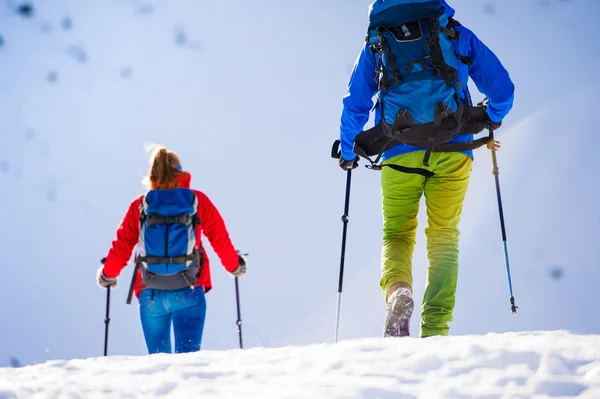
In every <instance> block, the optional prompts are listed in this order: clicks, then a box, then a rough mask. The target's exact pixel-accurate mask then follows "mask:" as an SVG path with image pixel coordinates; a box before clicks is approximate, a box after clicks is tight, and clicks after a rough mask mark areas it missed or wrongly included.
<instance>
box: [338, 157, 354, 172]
mask: <svg viewBox="0 0 600 399" xmlns="http://www.w3.org/2000/svg"><path fill="white" fill-rule="evenodd" d="M339 163H340V168H342V169H343V170H346V171H348V170H352V169H355V168H357V167H358V155H357V156H356V157H355V158H354V159H353V160H352V161H346V160H345V159H344V157H342V156H340V161H339Z"/></svg>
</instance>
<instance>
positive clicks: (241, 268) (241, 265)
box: [231, 254, 247, 277]
mask: <svg viewBox="0 0 600 399" xmlns="http://www.w3.org/2000/svg"><path fill="white" fill-rule="evenodd" d="M246 269H247V267H246V259H244V257H243V256H242V255H240V254H238V267H237V268H236V269H235V270H234V271H232V272H231V275H232V276H233V277H242V276H243V275H244V274H246Z"/></svg>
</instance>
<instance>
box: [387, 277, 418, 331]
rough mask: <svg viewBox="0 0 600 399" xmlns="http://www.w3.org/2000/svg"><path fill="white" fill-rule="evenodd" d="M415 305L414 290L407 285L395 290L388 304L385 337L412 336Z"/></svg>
mask: <svg viewBox="0 0 600 399" xmlns="http://www.w3.org/2000/svg"><path fill="white" fill-rule="evenodd" d="M414 307H415V305H414V302H413V296H412V292H410V289H409V288H407V287H401V288H399V289H397V290H396V291H394V293H393V294H392V295H390V297H389V299H388V303H387V306H386V309H385V310H386V317H385V324H384V326H383V336H384V337H410V317H411V316H412V312H413V309H414Z"/></svg>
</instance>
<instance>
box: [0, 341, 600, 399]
mask: <svg viewBox="0 0 600 399" xmlns="http://www.w3.org/2000/svg"><path fill="white" fill-rule="evenodd" d="M100 397H101V398H145V399H148V398H155V397H173V398H191V397H202V398H238V399H239V398H319V399H320V398H369V399H375V398H409V399H412V398H428V399H429V398H432V399H434V398H451V399H462V398H487V399H491V398H498V399H508V398H536V399H542V398H572V397H577V398H589V399H592V398H600V336H598V335H575V334H572V333H569V332H566V331H554V332H543V331H540V332H526V333H525V332H524V333H504V334H487V335H464V336H455V337H434V338H427V339H417V338H401V339H398V338H391V339H383V338H363V339H357V340H347V341H341V342H339V343H337V344H314V345H310V346H287V347H282V348H259V347H256V348H251V349H244V350H239V349H238V350H227V351H214V350H211V351H201V352H197V353H191V354H176V355H172V354H160V355H151V356H109V357H107V358H88V359H74V360H68V361H63V360H52V361H48V362H46V363H43V364H38V365H34V366H26V367H22V368H2V369H0V399H13V398H86V399H88V398H100Z"/></svg>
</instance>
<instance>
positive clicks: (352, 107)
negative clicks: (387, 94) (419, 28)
mask: <svg viewBox="0 0 600 399" xmlns="http://www.w3.org/2000/svg"><path fill="white" fill-rule="evenodd" d="M442 4H443V5H444V6H445V7H446V15H447V16H448V17H452V16H454V9H453V8H452V7H450V6H449V5H448V4H447V3H446V2H445V1H444V0H442ZM455 29H456V30H457V31H458V32H460V39H459V40H458V41H456V40H453V41H452V45H453V46H454V50H455V51H456V53H458V54H460V55H462V56H467V57H470V58H471V60H472V62H473V63H472V65H471V66H468V65H466V64H463V63H462V62H460V61H459V62H458V63H457V64H458V76H459V80H460V81H461V83H462V87H463V88H462V90H461V92H460V96H461V98H462V99H466V100H467V101H468V103H469V104H471V96H470V94H469V90H468V87H467V83H468V80H469V77H470V78H471V79H473V82H474V83H475V85H476V86H477V89H478V90H479V91H480V92H481V93H483V94H484V95H485V96H486V97H487V98H488V100H489V103H488V108H487V113H488V115H489V117H490V119H491V120H492V121H494V122H500V121H502V120H503V119H504V117H505V116H506V115H507V114H508V113H509V112H510V110H511V108H512V105H513V100H514V91H515V87H514V85H513V82H512V80H511V79H510V76H509V74H508V71H507V70H506V69H505V68H504V67H503V66H502V63H501V62H500V60H499V59H498V57H496V55H495V54H494V53H493V52H492V51H491V50H490V49H489V48H488V47H487V46H486V45H485V44H483V42H481V40H479V39H478V38H477V36H475V34H474V33H473V32H471V31H470V30H469V29H467V28H465V27H464V26H458V27H456V28H455ZM376 63H377V55H376V54H373V53H372V52H371V51H370V49H369V46H368V44H365V46H364V47H363V49H362V50H361V52H360V54H359V55H358V58H357V60H356V62H355V64H354V69H353V71H352V76H351V77H350V83H349V84H348V93H347V95H346V96H345V97H344V100H343V110H342V120H341V125H340V139H341V144H342V145H341V147H342V157H343V158H344V159H345V160H352V159H354V158H355V157H356V154H354V152H353V151H352V147H353V145H354V144H353V143H354V138H355V137H356V136H357V135H358V134H359V133H360V132H362V131H363V129H364V127H365V124H366V123H367V122H368V120H369V114H370V111H371V109H372V108H373V96H375V94H377V80H376V79H377V76H376V73H375V67H376ZM380 113H381V111H380V109H379V107H377V109H376V110H375V124H377V123H379V121H380V118H381V115H380ZM469 141H473V135H466V134H465V135H463V134H461V135H458V136H456V137H455V138H454V139H453V140H452V141H451V143H462V142H469ZM418 150H424V148H419V147H415V146H410V145H406V144H399V145H397V146H395V147H394V148H391V149H390V150H388V151H386V152H385V153H384V154H383V156H382V159H383V160H385V159H389V158H392V157H394V156H396V155H400V154H405V153H408V152H412V151H418ZM465 154H468V155H469V156H471V157H472V156H473V154H472V151H465Z"/></svg>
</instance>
